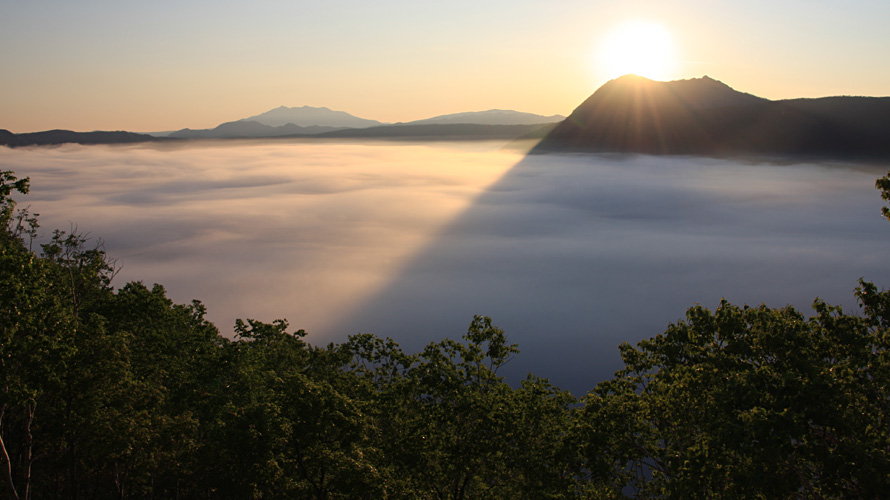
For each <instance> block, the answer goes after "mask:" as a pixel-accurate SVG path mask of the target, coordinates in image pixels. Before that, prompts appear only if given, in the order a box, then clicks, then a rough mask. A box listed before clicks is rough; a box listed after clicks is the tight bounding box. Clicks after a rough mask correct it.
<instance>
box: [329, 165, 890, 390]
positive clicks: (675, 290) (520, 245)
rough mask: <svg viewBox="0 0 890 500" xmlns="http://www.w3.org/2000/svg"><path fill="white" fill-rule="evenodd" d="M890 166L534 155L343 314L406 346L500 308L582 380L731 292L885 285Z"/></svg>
mask: <svg viewBox="0 0 890 500" xmlns="http://www.w3.org/2000/svg"><path fill="white" fill-rule="evenodd" d="M881 172H882V171H881V169H880V168H870V167H867V166H851V165H829V164H805V165H776V164H743V163H737V162H731V161H725V160H714V159H701V158H692V157H649V156H633V155H630V156H622V155H592V154H591V155H533V156H528V157H526V158H524V159H523V160H522V161H520V162H519V163H518V164H517V165H516V166H515V167H513V168H512V169H511V170H510V171H509V172H508V173H506V175H504V176H503V177H502V178H501V179H500V180H499V181H498V182H496V183H495V184H493V185H492V186H490V187H489V188H488V189H487V190H486V191H485V192H484V193H483V194H481V195H480V196H479V197H478V198H477V199H476V200H475V201H474V202H473V204H472V205H471V206H470V207H469V208H468V209H466V210H465V211H464V212H463V213H462V214H461V215H460V216H459V217H457V218H456V219H455V220H454V221H453V222H451V223H450V224H448V225H447V226H445V228H444V229H443V230H442V231H441V232H439V233H438V234H437V235H436V236H435V237H434V238H433V239H432V240H431V241H430V243H429V244H427V245H426V246H425V247H424V248H423V250H421V251H420V252H418V253H416V254H415V255H414V256H413V257H412V258H411V259H410V260H408V261H407V262H406V263H404V264H403V266H402V267H401V268H400V269H399V272H398V273H397V274H395V275H394V276H393V277H392V278H391V280H390V281H389V282H388V283H387V284H386V286H384V287H383V288H381V289H380V290H379V291H377V292H376V293H373V294H371V295H369V297H370V298H369V300H367V301H366V302H364V303H362V304H361V305H360V306H359V307H357V308H355V309H354V310H351V311H349V313H348V314H344V315H343V319H342V321H340V322H339V323H338V324H337V325H335V326H334V327H333V329H334V330H338V331H343V332H352V333H354V332H359V331H362V332H364V331H372V332H374V333H376V334H378V335H381V336H391V337H393V338H394V339H396V340H397V341H398V342H400V344H402V345H403V346H404V347H406V348H408V349H409V350H417V349H420V348H421V347H422V346H423V345H424V344H425V343H427V342H430V341H435V340H438V339H441V338H444V337H458V336H459V335H460V334H461V333H462V332H463V331H464V329H465V327H466V324H468V323H469V321H470V319H471V318H472V316H473V315H474V314H484V315H488V316H491V317H492V318H493V319H494V321H495V323H496V324H498V325H499V326H501V327H502V328H504V329H505V331H506V333H507V335H508V337H509V338H510V340H511V341H513V342H518V343H519V345H520V349H521V351H522V353H521V354H520V355H519V356H518V357H517V358H516V359H514V360H513V361H512V362H511V364H510V365H508V368H507V372H506V373H507V374H508V376H510V377H511V378H512V379H513V380H516V379H518V378H521V377H524V375H525V373H526V372H529V371H532V372H534V373H535V374H537V375H540V376H544V377H549V378H551V380H552V381H553V382H555V383H556V384H557V385H559V386H561V387H565V388H568V389H570V390H572V391H573V392H575V393H583V392H585V391H587V390H588V389H590V388H592V387H593V385H594V384H595V383H596V382H598V381H600V380H603V379H605V378H608V377H610V376H611V375H612V373H613V372H614V371H615V370H616V369H617V368H618V367H619V366H620V365H619V361H620V360H619V357H618V349H617V347H618V344H619V343H620V342H622V341H629V342H636V341H638V340H640V339H642V338H648V337H651V336H654V335H656V334H658V333H660V332H662V331H664V329H665V328H666V327H667V325H668V323H670V322H674V321H677V320H679V319H681V318H683V317H684V314H685V310H686V309H687V308H688V307H690V306H692V305H694V304H702V305H704V306H706V307H715V306H716V305H717V304H718V303H719V301H720V299H721V298H723V297H725V298H727V299H728V300H730V301H732V302H735V303H747V304H752V305H756V304H760V303H762V302H765V303H767V304H768V305H770V306H776V307H780V306H785V305H788V304H791V305H794V306H796V307H799V308H802V309H803V310H805V311H809V305H810V304H811V302H812V301H813V299H814V298H815V297H817V296H819V297H822V298H824V299H827V300H828V301H830V302H832V303H843V304H846V305H847V306H849V307H853V306H854V302H853V300H852V293H851V292H852V290H853V288H854V287H855V286H856V280H857V279H858V278H859V277H861V276H864V277H866V278H867V279H872V280H876V281H877V282H878V283H887V278H888V273H887V268H886V265H885V263H884V261H883V257H882V256H883V255H884V254H885V253H886V250H887V248H888V243H890V227H888V226H886V224H882V222H883V221H882V220H881V219H880V217H879V207H880V197H879V196H878V193H876V192H875V190H874V179H875V178H876V177H878V176H880V175H882V174H881Z"/></svg>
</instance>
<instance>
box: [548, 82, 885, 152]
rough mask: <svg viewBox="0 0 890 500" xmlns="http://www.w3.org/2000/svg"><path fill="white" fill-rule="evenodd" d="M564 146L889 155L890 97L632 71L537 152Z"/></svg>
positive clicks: (579, 109) (578, 110) (557, 129)
mask: <svg viewBox="0 0 890 500" xmlns="http://www.w3.org/2000/svg"><path fill="white" fill-rule="evenodd" d="M559 151H579V152H616V153H640V154H654V155H664V154H668V155H670V154H673V155H677V154H679V155H700V156H797V157H829V158H840V159H860V158H862V159H869V158H874V159H883V160H890V97H852V96H834V97H823V98H813V99H802V98H801V99H785V100H777V101H771V100H769V99H764V98H761V97H757V96H753V95H751V94H747V93H744V92H739V91H737V90H735V89H733V88H731V87H729V86H728V85H726V84H724V83H723V82H720V81H718V80H714V79H712V78H710V77H707V76H706V77H703V78H694V79H689V80H675V81H671V82H656V81H653V80H649V79H647V78H643V77H639V76H635V75H626V76H623V77H620V78H616V79H614V80H610V81H609V82H607V83H606V84H605V85H603V86H602V87H600V88H599V89H597V90H596V91H595V92H594V93H593V94H592V95H591V96H590V97H588V98H587V99H586V100H585V101H584V102H582V103H581V104H580V105H579V106H578V107H577V108H575V110H574V111H573V112H572V113H571V114H570V115H569V117H568V118H566V119H565V120H564V121H563V122H561V123H560V124H559V125H557V126H556V127H555V128H554V129H553V130H552V131H551V132H550V133H549V134H548V135H547V136H545V137H544V139H543V140H542V141H541V142H540V143H539V144H538V145H537V146H536V147H535V148H534V149H533V152H534V153H546V152H559Z"/></svg>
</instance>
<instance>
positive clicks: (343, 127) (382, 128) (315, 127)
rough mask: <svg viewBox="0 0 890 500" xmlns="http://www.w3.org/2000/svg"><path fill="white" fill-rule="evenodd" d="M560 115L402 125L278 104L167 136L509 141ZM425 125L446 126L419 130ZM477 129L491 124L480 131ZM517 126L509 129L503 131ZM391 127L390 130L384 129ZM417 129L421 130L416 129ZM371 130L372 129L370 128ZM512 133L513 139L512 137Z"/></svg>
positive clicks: (482, 115) (480, 116)
mask: <svg viewBox="0 0 890 500" xmlns="http://www.w3.org/2000/svg"><path fill="white" fill-rule="evenodd" d="M563 118H565V117H564V116H561V115H553V116H542V115H536V114H532V113H522V112H519V111H510V110H502V109H492V110H488V111H473V112H469V113H455V114H451V115H442V116H435V117H433V118H427V119H425V120H416V121H412V122H406V123H396V124H390V123H381V122H378V121H376V120H366V119H364V118H359V117H357V116H353V115H351V114H349V113H346V112H345V111H334V110H331V109H328V108H313V107H311V106H303V107H299V108H288V107H286V106H281V107H278V108H275V109H272V110H269V111H266V112H265V113H262V114H259V115H256V116H251V117H250V118H244V119H241V120H238V121H234V122H227V123H223V124H222V125H219V126H218V127H216V128H212V129H203V130H191V129H183V130H179V131H176V132H173V133H170V134H168V135H167V137H174V138H178V139H234V138H259V137H301V136H319V137H430V136H438V135H442V134H444V135H445V136H447V137H458V136H460V137H468V138H472V137H475V136H479V138H508V139H509V138H515V137H518V136H519V135H523V134H526V133H528V132H531V131H534V130H535V129H536V128H537V127H536V126H539V125H544V124H548V123H557V122H559V121H561V120H562V119H563ZM428 125H450V127H433V128H422V127H425V126H428ZM479 125H483V126H497V127H498V128H496V129H486V128H485V127H479ZM511 126H513V127H517V128H514V129H510V128H505V127H511ZM390 127H393V128H390ZM417 127H421V128H417ZM371 129H373V130H371ZM513 133H516V134H518V135H512V134H513Z"/></svg>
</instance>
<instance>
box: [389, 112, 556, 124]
mask: <svg viewBox="0 0 890 500" xmlns="http://www.w3.org/2000/svg"><path fill="white" fill-rule="evenodd" d="M564 119H565V117H564V116H562V115H552V116H542V115H536V114H532V113H522V112H520V111H511V110H505V109H490V110H488V111H471V112H469V113H454V114H451V115H441V116H434V117H433V118H427V119H425V120H415V121H413V122H407V123H405V125H433V124H463V123H468V124H477V125H542V124H545V123H557V122H561V121H563V120H564Z"/></svg>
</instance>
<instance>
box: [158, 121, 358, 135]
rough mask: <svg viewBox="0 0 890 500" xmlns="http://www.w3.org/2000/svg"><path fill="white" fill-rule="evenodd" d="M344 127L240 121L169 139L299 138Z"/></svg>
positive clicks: (183, 132)
mask: <svg viewBox="0 0 890 500" xmlns="http://www.w3.org/2000/svg"><path fill="white" fill-rule="evenodd" d="M341 128H342V127H324V126H319V125H309V126H301V125H294V124H293V123H288V124H286V125H281V126H270V125H266V124H263V123H259V122H255V121H245V120H239V121H237V122H226V123H223V124H221V125H219V126H217V127H216V128H211V129H203V130H192V129H188V128H185V129H182V130H178V131H176V132H173V133H170V134H168V135H167V137H172V138H175V139H238V138H242V139H243V138H259V137H297V136H308V135H316V134H321V133H323V132H331V131H334V130H340V129H341Z"/></svg>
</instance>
